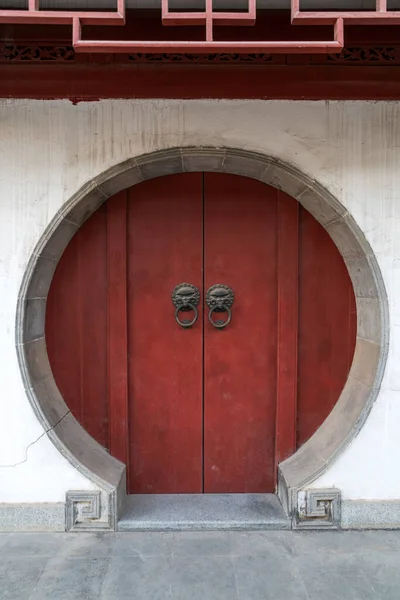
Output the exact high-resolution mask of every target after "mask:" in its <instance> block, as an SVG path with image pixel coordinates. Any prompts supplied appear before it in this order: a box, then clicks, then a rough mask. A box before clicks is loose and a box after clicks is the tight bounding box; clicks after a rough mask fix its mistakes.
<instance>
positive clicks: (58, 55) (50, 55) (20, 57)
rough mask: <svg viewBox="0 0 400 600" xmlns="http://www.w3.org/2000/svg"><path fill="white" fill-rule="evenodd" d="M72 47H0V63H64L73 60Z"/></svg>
mask: <svg viewBox="0 0 400 600" xmlns="http://www.w3.org/2000/svg"><path fill="white" fill-rule="evenodd" d="M75 57H76V54H75V52H74V49H73V48H72V46H33V45H32V46H19V45H17V44H2V45H0V61H1V62H20V61H21V62H22V61H23V62H65V61H73V60H75Z"/></svg>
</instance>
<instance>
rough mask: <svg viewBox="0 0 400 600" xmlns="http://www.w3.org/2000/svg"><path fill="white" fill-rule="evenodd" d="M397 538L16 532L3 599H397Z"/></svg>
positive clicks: (2, 561) (6, 559)
mask: <svg viewBox="0 0 400 600" xmlns="http://www.w3.org/2000/svg"><path fill="white" fill-rule="evenodd" d="M399 590H400V531H354V532H353V531H348V532H333V531H325V532H311V531H307V532H299V531H296V532H293V531H250V532H238V531H232V532H216V531H212V532H201V531H199V532H176V533H156V532H146V533H144V532H139V533H134V532H132V533H117V534H115V533H83V532H82V533H68V534H65V533H54V534H53V533H25V534H24V533H9V534H2V535H0V600H92V599H96V600H125V598H126V599H127V600H128V599H129V600H130V599H132V600H137V599H139V600H142V599H143V600H197V599H201V600H339V599H340V600H398V599H399V598H400V592H399Z"/></svg>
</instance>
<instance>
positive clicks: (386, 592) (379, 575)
mask: <svg viewBox="0 0 400 600" xmlns="http://www.w3.org/2000/svg"><path fill="white" fill-rule="evenodd" d="M370 533H372V532H370ZM388 537H389V538H390V536H388ZM396 537H397V539H398V538H399V536H396ZM381 548H382V546H381V544H380V543H379V538H378V539H377V540H376V542H375V543H374V544H373V546H372V547H371V546H370V545H369V546H368V548H367V550H365V551H364V552H363V553H362V554H359V555H357V562H358V563H359V565H360V569H361V572H362V573H363V575H364V577H365V579H366V580H367V581H368V582H369V588H370V590H373V592H374V595H373V596H371V597H372V598H375V600H381V599H382V600H398V599H399V597H400V554H399V551H398V550H397V551H390V552H388V551H387V547H386V548H385V547H384V549H383V551H382V549H381ZM365 598H368V596H366V597H365ZM363 600H364V598H363Z"/></svg>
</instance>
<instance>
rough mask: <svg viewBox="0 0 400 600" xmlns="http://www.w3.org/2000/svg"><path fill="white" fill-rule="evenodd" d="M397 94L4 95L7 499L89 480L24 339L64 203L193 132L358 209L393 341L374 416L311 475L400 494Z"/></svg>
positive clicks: (375, 494)
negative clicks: (37, 408) (317, 98)
mask: <svg viewBox="0 0 400 600" xmlns="http://www.w3.org/2000/svg"><path fill="white" fill-rule="evenodd" d="M399 117H400V104H398V103H395V102H393V103H390V102H290V101H216V100H215V101H208V100H207V101H201V100H193V101H179V100H176V101H170V100H168V101H163V100H154V101H153V100H151V101H146V100H141V101H134V100H132V101H131V100H104V101H101V102H93V103H80V104H78V105H76V106H74V105H72V104H71V103H70V102H69V101H66V100H60V101H33V100H0V298H1V302H0V382H1V388H0V502H57V501H63V500H64V496H65V491H66V490H68V489H90V488H91V487H92V484H91V483H90V482H88V481H87V480H86V479H85V478H84V477H83V476H82V475H81V474H80V473H78V472H77V471H76V470H75V469H74V468H73V467H72V466H71V465H70V464H69V463H68V462H67V461H66V460H65V459H64V458H63V457H62V456H61V455H60V454H59V453H58V451H57V450H56V449H55V448H54V447H53V446H52V445H51V443H50V442H49V441H48V439H47V437H46V436H44V435H43V430H42V428H41V426H40V424H39V423H38V421H37V420H36V417H35V415H34V413H33V411H32V409H31V407H30V404H29V402H28V399H27V397H26V396H25V393H24V390H23V387H22V381H21V377H20V374H19V367H18V364H17V358H16V352H15V348H14V345H15V331H14V328H15V311H16V304H17V295H18V290H19V286H20V284H21V280H22V276H23V273H24V270H25V268H26V264H27V261H28V259H29V256H30V254H31V252H32V251H33V248H34V247H35V245H36V243H37V241H38V240H39V238H40V236H41V235H42V233H43V231H44V228H45V227H46V225H47V224H48V223H49V221H50V220H51V219H52V218H53V216H54V215H55V213H56V212H57V210H58V209H59V208H60V207H61V206H62V204H63V203H64V202H66V201H67V200H68V199H69V198H70V197H71V196H72V194H74V193H75V192H76V191H77V190H78V189H79V188H80V187H81V186H82V185H83V184H84V183H85V182H87V181H88V180H90V179H92V178H93V177H95V176H96V175H98V174H99V173H101V172H102V171H104V170H105V169H107V168H109V167H110V166H112V165H115V164H117V163H119V162H121V161H123V160H125V159H128V158H131V157H133V156H138V155H140V154H142V153H144V152H150V151H154V150H158V149H163V148H170V147H175V146H184V145H190V146H193V145H208V146H231V147H238V148H244V149H248V150H254V151H258V152H264V153H267V154H269V155H272V156H275V157H277V158H279V159H281V160H283V161H286V162H288V163H291V164H293V165H295V166H296V167H297V168H298V169H300V170H302V171H303V172H304V173H306V174H307V175H310V176H311V177H313V178H315V179H317V180H318V181H319V182H320V183H321V184H323V185H324V186H326V187H327V188H328V189H329V190H330V191H331V192H332V193H333V194H334V195H335V196H336V197H337V198H338V199H339V200H340V201H341V202H342V203H343V204H344V205H345V206H346V207H347V209H348V210H349V211H350V212H351V213H352V214H353V216H354V217H355V219H356V220H357V222H358V224H359V225H360V227H361V229H362V230H363V231H364V232H365V234H366V237H367V239H368V241H369V242H370V244H371V246H372V248H373V250H374V251H375V253H376V256H377V258H378V262H379V265H380V267H381V269H382V273H383V277H384V281H385V284H386V287H387V292H388V295H389V303H390V321H391V345H390V352H389V359H388V365H387V369H386V373H385V376H384V380H383V384H382V389H381V392H380V394H379V397H378V399H377V401H376V403H375V405H374V408H373V410H372V412H371V414H370V416H369V418H368V420H367V423H366V425H365V426H364V428H363V429H362V431H361V432H360V434H359V435H358V437H357V438H356V439H355V441H354V442H353V443H352V444H351V445H350V447H349V448H348V449H347V450H346V451H345V453H344V454H343V455H342V456H341V457H340V458H339V459H338V460H337V461H336V463H335V464H334V465H333V466H332V467H331V468H330V469H329V471H328V472H327V473H325V474H324V475H323V476H322V477H321V478H320V479H319V480H318V481H316V482H315V486H317V487H319V486H323V487H326V486H328V487H333V486H335V487H338V488H340V489H341V490H342V492H343V496H344V498H345V499H380V498H384V499H395V498H400V476H399V477H397V478H396V477H394V476H393V474H395V473H396V472H397V471H398V464H399V461H400V435H399V431H400V170H399V169H398V168H396V167H397V165H398V158H399V151H400V150H399V148H400V130H399Z"/></svg>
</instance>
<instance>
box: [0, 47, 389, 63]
mask: <svg viewBox="0 0 400 600" xmlns="http://www.w3.org/2000/svg"><path fill="white" fill-rule="evenodd" d="M78 59H79V60H78ZM0 62H1V63H9V62H15V63H18V62H24V63H26V62H31V63H37V62H44V63H46V62H52V63H54V62H57V63H63V62H80V63H88V62H89V63H91V62H96V57H95V56H93V57H92V58H91V59H89V57H82V55H77V54H75V52H74V49H73V47H72V46H62V45H59V46H51V45H48V44H47V45H34V44H24V45H19V44H15V43H3V44H0ZM101 62H103V63H104V61H101ZM107 62H113V59H112V56H111V55H110V60H109V61H107ZM116 62H118V63H119V64H134V63H157V64H160V63H179V64H184V63H186V64H237V63H240V64H264V65H265V64H266V65H268V64H270V65H277V64H280V65H283V64H293V63H292V61H291V60H288V59H287V56H286V55H282V54H280V55H279V54H260V53H256V54H240V53H236V54H229V53H214V54H184V53H169V54H153V53H135V54H126V55H119V57H118V60H117V61H116ZM308 62H309V64H311V65H313V64H314V65H315V64H321V63H323V64H325V65H338V64H339V65H368V66H373V65H377V66H378V65H386V66H388V65H393V66H395V65H400V46H399V47H397V46H357V47H350V48H344V49H343V50H342V52H340V53H339V54H326V55H309V59H308ZM302 64H304V62H303V63H302Z"/></svg>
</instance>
